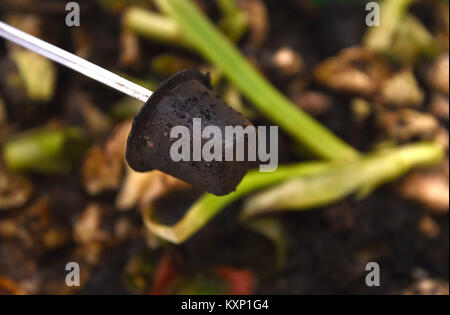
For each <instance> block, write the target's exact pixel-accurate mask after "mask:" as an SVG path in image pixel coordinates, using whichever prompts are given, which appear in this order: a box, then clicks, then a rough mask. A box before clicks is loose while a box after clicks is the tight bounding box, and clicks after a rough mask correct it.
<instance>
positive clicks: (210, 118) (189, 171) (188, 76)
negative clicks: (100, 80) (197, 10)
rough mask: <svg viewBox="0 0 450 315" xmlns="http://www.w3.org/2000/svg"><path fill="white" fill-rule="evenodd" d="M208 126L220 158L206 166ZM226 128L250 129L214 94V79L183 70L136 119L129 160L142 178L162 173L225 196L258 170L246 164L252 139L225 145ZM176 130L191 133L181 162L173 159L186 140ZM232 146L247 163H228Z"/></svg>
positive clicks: (150, 99) (184, 147) (242, 119)
mask: <svg viewBox="0 0 450 315" xmlns="http://www.w3.org/2000/svg"><path fill="white" fill-rule="evenodd" d="M200 126H201V129H200V130H201V131H200V132H199V127H200ZM208 126H214V127H215V130H217V131H218V130H219V129H220V133H221V135H222V138H221V139H219V140H221V141H220V146H221V150H218V152H219V155H220V154H221V155H222V156H221V158H220V159H219V158H217V155H216V157H215V158H214V159H213V160H211V159H210V158H209V159H207V160H205V159H204V156H203V155H202V154H201V153H202V152H203V150H202V148H203V146H204V145H205V144H206V143H208V141H210V140H211V139H210V138H208V137H205V138H204V137H203V136H204V133H203V132H202V131H204V130H205V128H206V127H208ZM227 126H231V127H237V126H240V127H242V128H246V127H247V126H251V123H250V122H249V121H248V120H247V119H246V118H245V117H244V116H242V114H240V113H238V112H236V111H235V110H233V109H232V108H231V107H229V106H228V105H227V104H226V103H225V102H223V101H222V100H220V99H219V98H218V97H217V96H216V95H215V94H214V93H213V92H212V88H211V85H210V79H209V76H205V75H203V74H202V73H200V72H199V71H197V70H183V71H181V72H178V73H177V74H175V75H174V76H172V77H171V78H169V79H168V80H167V81H165V82H163V83H162V84H161V85H160V86H159V87H158V89H157V90H156V91H155V92H154V93H153V95H152V96H151V97H150V98H149V100H148V101H147V103H146V104H145V105H144V107H143V108H142V109H141V111H140V113H139V114H138V115H137V116H136V117H135V119H134V122H133V127H132V129H131V132H130V135H129V137H128V143H127V152H126V159H127V161H128V164H129V165H130V167H131V168H132V169H133V170H135V171H137V172H148V171H151V170H160V171H162V172H165V173H167V174H169V175H172V176H174V177H176V178H178V179H181V180H183V181H185V182H187V183H189V184H191V185H193V186H196V187H199V188H202V189H204V190H206V191H208V192H210V193H212V194H214V195H218V196H221V195H226V194H228V193H230V192H232V191H233V190H235V188H236V186H237V185H238V184H239V182H240V181H241V179H242V178H243V177H244V175H245V174H246V173H247V171H248V170H249V169H250V168H252V167H253V166H254V165H255V162H251V161H248V158H247V157H248V150H249V146H248V137H243V138H241V139H238V137H232V138H233V139H232V141H230V140H228V142H226V141H225V134H226V130H225V127H227ZM177 130H184V131H186V132H187V133H188V140H187V142H185V143H184V145H183V146H182V147H181V148H180V147H178V146H177V148H178V149H177V151H176V152H175V153H176V154H178V153H179V149H185V150H184V152H182V154H183V155H182V158H181V160H180V158H179V155H177V157H176V158H174V156H173V155H174V149H173V148H174V147H173V146H174V145H175V144H176V142H177V141H181V140H180V138H181V137H179V136H180V135H182V133H179V134H177V132H174V131H177ZM202 135H203V136H202ZM171 136H172V137H171ZM177 136H178V137H177ZM215 139H216V138H215ZM183 140H186V139H183ZM216 140H217V139H216ZM239 141H240V142H239ZM238 142H239V143H238ZM216 143H217V142H216ZM242 144H243V146H242ZM230 146H232V147H233V148H234V149H236V148H238V147H240V148H245V151H246V152H245V159H244V160H242V159H239V160H238V159H237V158H236V154H234V155H233V159H232V161H226V156H225V152H226V148H228V149H229V148H230ZM215 148H216V147H215ZM171 150H172V151H171ZM250 150H252V148H250ZM234 152H235V151H234ZM171 153H172V154H171ZM199 153H200V154H201V156H200V158H199ZM215 153H217V152H215ZM228 160H229V159H228Z"/></svg>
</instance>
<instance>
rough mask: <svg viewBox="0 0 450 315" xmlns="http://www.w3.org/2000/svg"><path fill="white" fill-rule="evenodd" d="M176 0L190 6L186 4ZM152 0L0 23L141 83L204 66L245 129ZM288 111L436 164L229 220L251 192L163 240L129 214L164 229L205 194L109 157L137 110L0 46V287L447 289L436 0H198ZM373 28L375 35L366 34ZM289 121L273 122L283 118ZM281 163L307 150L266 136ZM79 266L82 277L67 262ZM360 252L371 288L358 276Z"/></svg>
mask: <svg viewBox="0 0 450 315" xmlns="http://www.w3.org/2000/svg"><path fill="white" fill-rule="evenodd" d="M186 1H187V0H186ZM158 2H160V3H164V1H151V0H117V1H112V0H111V1H108V0H97V1H92V0H90V1H83V0H78V1H77V3H78V4H79V7H80V26H73V27H69V26H67V25H66V17H67V14H69V11H66V4H67V2H66V1H57V0H2V1H1V2H0V19H1V20H2V21H4V22H6V23H9V24H11V25H13V26H15V27H17V28H19V29H21V30H23V31H26V32H28V33H30V34H32V35H34V36H37V37H39V38H41V39H44V40H46V41H49V42H51V43H53V44H55V45H57V46H59V47H61V48H64V49H66V50H68V51H70V52H73V53H76V54H77V55H78V56H80V57H83V58H85V59H88V60H89V61H92V62H94V63H96V64H98V65H100V66H102V67H105V68H107V69H109V70H111V71H114V72H116V73H118V74H120V75H122V76H124V77H126V78H128V79H130V80H132V81H134V82H137V83H138V84H140V85H142V86H145V87H146V88H148V89H151V90H154V89H155V88H156V87H157V86H158V85H159V84H160V83H161V82H162V81H164V80H165V79H167V78H168V77H170V76H171V75H173V74H175V73H176V72H178V71H180V70H182V69H186V68H194V69H199V70H201V71H202V72H204V73H206V72H209V73H210V74H211V78H212V84H213V87H214V90H215V92H216V93H217V94H218V95H219V96H220V97H221V98H222V99H223V100H225V101H226V102H227V103H228V104H229V105H230V106H232V107H233V108H234V109H236V110H237V111H239V112H241V113H243V114H244V115H245V116H246V117H248V118H249V119H250V120H251V121H252V122H253V123H254V124H255V125H273V124H274V123H273V121H272V119H271V117H268V116H267V115H264V114H262V113H261V111H260V110H258V107H257V106H255V104H254V103H253V102H252V101H250V100H249V98H248V97H247V96H246V95H245V93H243V92H242V89H240V88H239V87H238V86H236V85H235V84H234V83H233V82H232V80H229V78H228V77H227V75H226V71H225V73H224V71H223V68H222V67H223V65H220V64H215V63H213V62H208V60H210V58H208V57H207V56H205V54H204V52H202V51H201V50H200V51H199V50H198V49H196V45H194V43H192V42H190V40H189V37H186V36H184V35H183V33H182V32H180V27H179V26H178V25H177V21H176V19H174V18H173V17H171V16H170V14H168V13H167V12H166V11H165V10H160V7H158V5H157V4H158ZM189 2H191V3H195V4H196V5H197V6H198V7H199V8H200V9H201V11H202V12H203V13H205V14H206V15H207V16H208V18H209V19H211V21H212V22H213V23H214V26H215V27H216V28H217V29H218V30H220V31H221V33H222V34H224V35H225V36H226V37H227V38H228V39H229V41H230V42H232V43H233V45H234V46H235V47H237V49H239V51H240V52H241V53H242V54H243V55H244V56H245V57H246V59H247V60H248V61H249V62H250V63H251V64H252V65H253V66H254V67H256V69H257V70H258V72H259V73H260V74H261V75H263V76H264V77H266V78H267V79H268V80H269V81H270V82H271V83H272V84H273V85H274V86H275V87H276V88H278V89H279V90H280V91H281V92H282V93H283V94H284V95H285V96H287V97H288V98H289V99H290V101H291V102H292V104H293V105H294V106H296V107H297V108H300V109H302V110H303V111H305V112H306V113H308V114H309V115H311V116H313V117H315V118H316V119H317V120H318V121H320V122H321V123H322V124H323V125H325V126H326V127H328V128H329V129H330V130H332V131H333V132H334V133H335V134H336V135H338V136H339V137H341V138H342V139H343V140H345V141H346V142H347V143H348V144H350V145H352V146H353V147H355V148H356V149H358V150H360V151H362V152H369V151H371V150H373V149H375V148H380V147H384V148H386V147H391V146H394V144H408V143H412V142H416V141H420V140H426V141H435V142H437V143H439V144H440V145H441V146H442V147H443V148H444V150H445V152H446V157H445V158H444V160H443V161H442V162H440V163H439V164H436V165H433V166H431V167H428V168H425V169H420V170H415V171H413V172H410V173H408V174H407V175H406V176H405V177H401V178H398V179H396V180H395V181H393V182H391V183H389V184H387V185H385V186H383V187H381V188H379V189H377V190H376V191H375V192H373V193H372V194H370V195H369V196H368V197H367V198H365V199H362V200H356V199H355V198H354V197H352V196H350V197H347V196H343V198H341V200H340V201H338V202H335V203H333V204H330V205H328V206H325V207H324V206H320V207H314V209H311V210H310V211H298V212H294V211H289V212H280V213H276V214H271V215H268V216H265V217H264V220H261V221H258V224H244V223H243V222H242V221H241V220H239V214H240V211H241V210H242V208H243V207H244V203H245V201H246V199H247V198H248V197H249V196H243V198H241V199H240V200H237V201H236V202H233V203H231V204H230V205H229V206H228V207H226V209H224V210H223V211H221V212H220V213H219V214H218V215H217V216H216V217H214V218H213V219H212V220H211V221H209V222H208V223H207V224H206V225H205V226H204V227H203V228H201V229H200V230H199V231H198V233H195V234H194V235H192V237H190V238H188V239H187V240H186V241H184V242H183V243H182V244H179V245H175V244H172V243H171V242H169V241H167V240H164V239H161V238H158V237H157V236H155V234H154V233H152V231H150V229H149V228H148V225H145V224H144V223H143V222H144V221H145V220H144V219H143V216H142V212H143V211H144V210H145V209H147V208H148V207H152V208H153V209H155V211H156V213H157V216H158V219H160V220H161V221H163V222H165V223H168V224H169V223H170V224H173V223H175V222H177V221H178V220H179V219H180V218H181V217H182V216H183V214H184V213H185V212H186V211H187V210H188V209H189V207H190V206H191V205H192V204H194V203H195V202H196V200H198V199H199V198H200V197H201V196H202V194H203V193H204V192H202V191H200V190H198V189H195V188H193V187H191V186H189V185H188V184H186V183H183V182H181V181H179V180H177V179H174V178H172V177H170V176H168V175H166V174H163V173H161V172H158V171H153V172H149V173H145V174H137V173H134V172H133V171H131V170H130V169H129V168H128V167H127V165H126V162H125V159H124V152H125V145H126V139H127V136H128V132H129V130H130V128H131V121H132V118H133V117H134V116H135V115H136V114H137V113H138V111H139V109H140V107H141V106H142V104H141V103H140V102H139V101H136V100H133V99H131V98H129V97H126V96H124V95H121V94H120V93H118V92H116V91H113V90H111V89H110V88H108V87H105V86H102V85H101V84H99V83H97V82H95V81H93V80H90V79H88V78H85V77H83V76H82V75H80V74H78V73H75V72H73V71H71V70H69V69H66V68H64V67H62V66H59V65H57V64H54V63H52V62H50V61H48V60H46V59H45V58H43V57H41V56H38V55H36V54H34V53H32V52H29V51H26V50H24V49H22V48H19V47H18V46H15V45H13V44H11V43H9V42H6V41H5V40H3V39H0V144H1V148H2V155H1V158H0V294H39V293H40V294H217V293H222V294H226V293H229V294H241V293H242V294H254V293H255V294H258V293H259V294H448V290H449V285H448V279H449V259H448V258H449V257H448V256H449V216H448V208H449V182H448V167H449V164H448V127H449V122H448V119H449V54H448V49H449V47H448V44H449V10H448V1H439V0H435V1H432V0H429V1H427V0H418V1H409V0H408V1H405V0H401V1H394V0H386V1H381V2H379V4H380V6H381V11H380V14H381V15H380V21H381V26H380V27H368V26H367V24H366V17H367V15H368V14H369V13H370V11H367V10H366V3H367V1H357V0H354V1H350V0H348V1H345V0H342V1H335V0H334V1H327V0H284V1H279V0H226V1H223V0H215V1H211V0H209V1H207V0H196V1H191V0H189ZM375 32H376V33H375ZM287 119H288V118H287ZM279 159H280V164H290V163H298V162H302V161H305V160H310V159H311V157H310V156H308V155H305V154H304V152H302V150H301V149H299V148H298V146H297V145H296V143H295V142H294V141H293V139H292V138H291V137H290V136H289V135H287V134H286V133H285V132H284V130H283V129H282V128H281V129H280V139H279ZM69 262H77V263H78V264H79V265H80V268H81V278H80V286H79V287H68V286H67V285H66V283H65V278H66V274H67V271H66V270H65V267H66V264H67V263H69ZM368 262H377V263H378V264H379V265H380V267H381V286H379V287H368V286H367V285H366V282H365V277H366V274H367V271H366V269H365V267H366V264H367V263H368Z"/></svg>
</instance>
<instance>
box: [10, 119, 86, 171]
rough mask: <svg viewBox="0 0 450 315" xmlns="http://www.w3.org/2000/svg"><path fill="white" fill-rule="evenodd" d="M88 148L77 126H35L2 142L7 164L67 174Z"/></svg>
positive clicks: (14, 167)
mask: <svg viewBox="0 0 450 315" xmlns="http://www.w3.org/2000/svg"><path fill="white" fill-rule="evenodd" d="M85 148H86V143H85V141H84V140H83V137H82V134H81V131H80V130H79V129H77V128H62V129H49V128H42V129H35V130H31V131H26V132H23V133H21V134H18V135H16V136H14V137H13V138H12V139H10V140H8V141H7V142H6V143H4V145H3V157H4V160H5V163H6V166H7V167H8V169H9V170H11V171H14V172H24V171H31V172H36V173H42V174H65V173H68V172H70V171H71V167H72V166H73V163H74V162H75V161H76V160H77V159H78V158H80V157H81V156H82V154H83V152H84V150H85Z"/></svg>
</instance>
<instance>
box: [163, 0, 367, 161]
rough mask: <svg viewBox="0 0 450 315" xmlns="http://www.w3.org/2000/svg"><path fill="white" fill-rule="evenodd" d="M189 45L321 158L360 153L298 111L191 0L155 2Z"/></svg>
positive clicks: (347, 156)
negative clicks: (168, 15) (176, 26)
mask: <svg viewBox="0 0 450 315" xmlns="http://www.w3.org/2000/svg"><path fill="white" fill-rule="evenodd" d="M156 2H157V3H158V4H159V6H160V8H161V9H162V11H164V12H168V13H169V14H170V16H171V17H172V18H173V19H174V20H175V21H176V22H177V24H178V26H179V28H180V30H181V32H182V33H183V34H184V36H185V37H186V38H187V39H188V40H189V42H190V43H191V44H192V45H193V46H194V47H195V48H197V50H198V51H199V52H200V53H201V54H202V55H203V56H204V57H205V58H206V59H208V60H209V61H210V62H212V63H213V64H215V65H217V66H219V67H220V68H221V69H223V71H224V73H225V75H226V76H227V77H228V78H229V79H230V80H231V81H232V82H233V83H234V84H235V85H236V86H237V87H238V88H239V89H240V90H241V91H242V92H243V94H245V95H246V96H247V97H248V99H249V100H250V101H251V102H252V103H253V104H254V105H255V106H257V108H258V109H259V110H260V111H261V112H262V113H263V114H264V115H265V116H266V117H268V118H270V119H271V120H273V121H274V122H275V123H277V124H278V125H279V126H280V127H281V128H283V129H284V130H285V131H286V132H287V133H288V134H290V135H291V136H292V137H293V138H294V139H295V140H296V141H297V142H299V143H300V144H301V145H303V146H305V147H306V148H307V149H308V151H310V152H312V153H313V154H315V155H316V156H317V157H319V158H323V159H338V160H339V159H352V158H355V157H357V156H358V153H357V152H356V151H355V150H354V149H353V148H352V147H351V146H348V145H347V144H346V143H344V142H343V141H342V140H341V139H339V138H338V137H336V136H335V135H334V134H333V133H332V132H331V131H329V130H328V129H327V128H325V127H324V126H322V125H321V124H320V123H318V122H317V121H316V120H315V119H313V118H311V117H310V116H309V115H307V114H306V113H304V112H303V111H302V110H300V109H299V108H298V107H296V106H295V105H294V104H293V103H292V102H291V101H290V100H289V99H288V98H287V97H285V96H284V95H283V94H281V93H280V92H279V91H278V90H277V89H276V88H275V87H273V85H272V84H271V83H270V82H269V81H268V80H267V79H265V78H264V77H263V76H262V75H261V74H260V73H259V72H258V71H257V70H256V69H255V68H254V67H253V66H252V65H251V64H250V63H249V62H248V61H247V60H246V58H245V57H244V56H243V55H242V54H241V53H240V52H239V50H238V49H237V48H235V47H234V45H233V44H232V43H231V42H230V41H229V40H228V39H227V38H226V37H225V36H224V35H222V34H221V33H220V32H219V31H218V30H217V29H216V27H215V26H214V25H213V24H212V22H211V21H210V20H209V19H207V18H206V17H205V15H204V14H203V13H202V12H201V11H200V10H199V9H198V8H197V7H196V6H195V5H194V4H193V3H192V2H191V1H189V0H156Z"/></svg>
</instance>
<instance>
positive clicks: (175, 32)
mask: <svg viewBox="0 0 450 315" xmlns="http://www.w3.org/2000/svg"><path fill="white" fill-rule="evenodd" d="M122 23H123V26H124V27H125V28H126V29H128V30H130V31H132V32H134V33H136V34H138V35H141V36H143V37H146V38H149V39H152V40H157V41H160V42H163V43H168V44H172V45H177V46H183V47H189V46H190V45H189V43H188V42H187V41H186V39H185V38H184V37H183V35H182V33H181V32H180V29H179V27H178V24H177V23H176V22H175V21H174V20H173V19H171V18H168V17H164V16H162V15H161V14H157V13H153V12H151V11H149V10H146V9H142V8H139V7H135V6H132V7H130V8H129V9H128V10H127V11H126V12H125V13H124V15H123V20H122Z"/></svg>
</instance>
